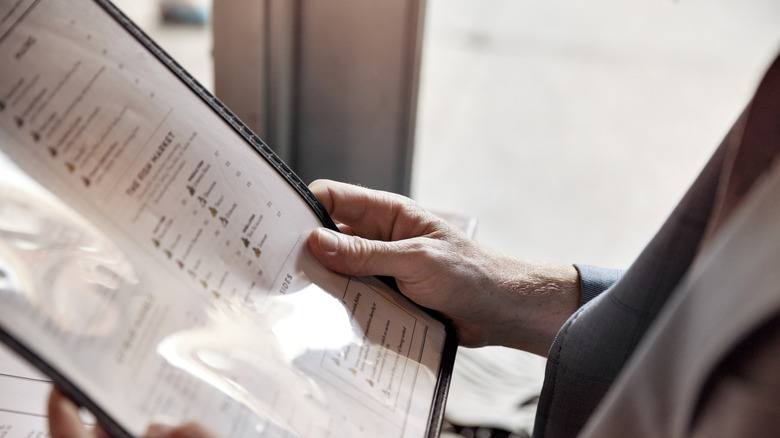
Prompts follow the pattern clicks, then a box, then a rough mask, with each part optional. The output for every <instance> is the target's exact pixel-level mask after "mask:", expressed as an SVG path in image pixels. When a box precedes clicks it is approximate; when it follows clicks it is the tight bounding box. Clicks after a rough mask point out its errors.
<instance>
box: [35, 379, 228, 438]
mask: <svg viewBox="0 0 780 438" xmlns="http://www.w3.org/2000/svg"><path fill="white" fill-rule="evenodd" d="M48 410H49V431H50V434H51V437H52V438H110V435H109V434H108V433H107V432H106V431H105V430H104V429H103V428H102V427H100V425H98V426H95V427H94V428H91V429H87V427H86V426H85V425H84V423H83V422H82V421H81V417H80V416H79V409H78V407H77V406H76V405H75V404H74V403H73V402H72V401H71V400H70V399H69V398H67V397H65V396H64V395H63V394H62V393H61V392H60V391H59V390H58V389H56V388H54V389H52V391H51V393H50V394H49V403H48ZM146 437H147V438H215V436H214V435H213V434H212V433H211V432H210V431H208V430H207V429H206V428H204V427H203V426H201V425H199V424H197V423H185V424H183V425H181V426H176V427H172V426H166V425H162V424H153V425H151V426H149V429H148V430H147V431H146Z"/></svg>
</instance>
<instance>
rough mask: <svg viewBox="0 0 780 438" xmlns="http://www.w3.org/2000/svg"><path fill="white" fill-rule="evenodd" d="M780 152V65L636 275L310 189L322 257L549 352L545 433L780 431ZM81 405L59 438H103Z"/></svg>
mask: <svg viewBox="0 0 780 438" xmlns="http://www.w3.org/2000/svg"><path fill="white" fill-rule="evenodd" d="M778 151H780V58H778V59H776V60H775V61H774V63H773V64H772V65H771V66H770V67H769V69H768V70H767V72H766V75H765V77H764V79H763V80H762V81H761V83H760V85H759V87H758V89H757V91H756V93H755V96H754V98H753V99H752V101H751V102H750V104H749V105H748V107H747V108H746V110H745V111H744V112H743V114H742V115H741V116H740V118H739V119H738V121H737V122H736V123H735V125H734V126H733V128H732V129H731V131H730V132H729V134H728V135H727V136H726V138H725V140H724V141H723V143H722V144H721V145H720V147H719V148H717V150H716V151H715V153H714V154H713V156H712V157H711V159H710V160H709V162H708V163H707V165H706V166H705V167H704V169H703V170H702V172H701V174H700V175H699V176H698V178H697V179H696V181H695V182H694V183H693V185H692V186H691V188H690V189H689V190H688V192H687V193H686V195H685V196H684V197H683V199H682V200H681V201H680V203H679V205H678V206H677V207H676V208H675V210H674V211H673V212H672V214H671V215H670V217H669V218H668V220H667V221H666V222H665V223H664V225H663V226H662V227H661V229H660V230H659V232H658V233H657V235H656V236H655V237H654V238H653V239H652V240H651V242H650V243H649V244H648V245H647V247H646V248H645V249H644V250H643V251H642V253H641V254H640V256H639V257H638V258H637V260H636V261H635V262H634V263H633V264H632V266H631V267H630V268H629V269H628V270H627V271H625V272H618V271H613V270H605V269H600V268H596V267H592V266H587V265H573V266H572V265H559V264H543V263H535V262H528V261H525V260H520V259H516V258H512V257H510V256H507V255H504V254H501V253H498V252H495V251H492V250H490V249H488V248H485V247H483V246H481V245H480V244H478V243H477V242H475V241H473V240H471V239H469V238H467V237H466V236H465V235H463V234H462V233H461V232H460V231H459V230H457V229H456V228H455V227H454V226H452V225H450V224H448V223H447V222H445V221H444V220H442V219H440V218H438V217H437V216H435V215H434V214H432V213H430V212H428V211H426V210H425V209H423V208H422V207H420V206H419V205H418V204H416V203H415V202H414V201H412V200H410V199H408V198H405V197H403V196H400V195H395V194H391V193H386V192H381V191H374V190H370V189H366V188H361V187H357V186H353V185H349V184H344V183H338V182H333V181H315V182H314V183H312V184H311V186H310V188H311V190H312V192H313V193H314V194H315V195H316V196H317V198H318V199H319V200H320V201H321V203H322V204H323V205H324V206H325V208H326V209H327V211H328V213H329V214H330V215H331V216H332V217H333V218H334V220H335V221H336V222H337V223H338V224H339V228H340V231H341V233H336V232H334V231H331V230H328V229H324V228H321V229H316V230H314V231H312V233H311V235H310V236H309V240H308V246H309V248H310V250H311V252H312V254H313V255H314V256H315V257H316V258H317V259H318V260H319V261H320V262H321V263H322V264H323V265H325V266H326V267H328V268H330V269H332V270H334V271H337V272H341V273H344V274H348V275H383V276H391V277H394V278H395V279H396V281H397V283H398V286H399V288H400V290H401V292H402V293H404V294H405V295H406V296H408V297H409V298H410V299H412V300H413V301H415V302H417V303H418V304H420V305H422V306H425V307H428V308H431V309H435V310H438V311H439V312H441V313H442V314H443V315H444V316H445V317H447V318H448V319H449V320H450V321H451V322H452V324H453V325H454V327H455V328H456V333H457V336H458V340H459V342H460V344H461V345H464V346H473V347H476V346H483V345H504V346H508V347H513V348H518V349H523V350H526V351H530V352H533V353H536V354H540V355H543V356H547V358H548V359H547V369H546V374H545V382H544V387H543V390H542V394H541V398H540V401H539V408H538V412H537V417H536V424H535V430H534V436H537V437H567V436H575V435H578V436H583V437H596V436H601V437H603V436H632V437H641V436H663V437H682V436H701V437H705V436H706V437H711V436H777V435H778V434H780V415H779V414H780V404H778V403H777V400H780V377H779V376H778V374H777V373H776V370H777V369H778V368H780V290H779V289H778V284H780V273H778V270H777V266H778V263H780V231H778V226H777V224H778V222H779V221H780V203H778V202H777V199H778V198H779V197H780V169H778V165H777V164H776V163H777V162H778V160H777V159H776V155H777V152H778ZM68 403H70V402H69V401H68V400H67V399H65V398H64V397H63V396H62V395H61V394H60V393H58V392H57V391H55V392H53V393H52V396H51V399H50V404H49V411H50V422H51V425H52V436H54V437H55V438H56V437H60V436H88V435H80V434H81V433H86V432H85V431H84V430H83V426H81V427H82V429H79V428H78V425H79V422H78V420H77V418H75V417H74V411H73V409H72V406H71V405H69V404H68ZM187 427H191V426H188V425H185V426H182V428H184V433H185V434H186V435H187V436H206V435H199V433H200V432H201V431H198V430H195V431H193V430H191V429H187ZM74 430H75V431H76V432H73V431H74ZM63 431H69V433H72V434H70V435H68V434H67V433H66V434H63V433H61V432H63ZM98 432H99V431H98ZM153 432H154V433H151V435H153V436H180V435H176V434H177V433H179V434H180V433H182V429H180V428H167V429H164V430H163V432H162V434H161V433H160V431H159V430H158V431H153ZM93 433H94V432H93ZM205 433H206V432H204V434H205Z"/></svg>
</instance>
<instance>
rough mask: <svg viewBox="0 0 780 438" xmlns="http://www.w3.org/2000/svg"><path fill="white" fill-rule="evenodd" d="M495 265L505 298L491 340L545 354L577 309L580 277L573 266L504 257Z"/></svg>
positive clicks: (499, 288) (500, 291) (501, 293)
mask: <svg viewBox="0 0 780 438" xmlns="http://www.w3.org/2000/svg"><path fill="white" fill-rule="evenodd" d="M505 263H508V264H510V266H509V267H507V266H503V267H501V266H497V267H496V269H497V272H500V273H501V274H500V275H501V277H499V278H501V280H500V281H499V282H498V283H497V288H498V290H499V292H498V293H499V294H500V295H502V296H503V297H505V299H504V300H500V301H503V302H504V303H505V304H504V305H501V308H500V309H499V310H498V314H500V315H502V317H500V318H497V319H496V321H495V325H494V331H493V333H494V336H493V337H492V339H491V341H490V343H493V344H498V345H503V346H506V347H511V348H518V349H521V350H525V351H529V352H532V353H535V354H538V355H541V356H546V355H547V353H548V351H549V348H550V345H552V342H553V340H554V339H555V336H556V335H557V333H558V331H559V330H560V328H561V327H562V326H563V324H564V323H565V322H566V320H567V319H568V318H569V317H570V316H571V315H572V314H573V313H574V312H575V311H576V310H577V308H579V303H580V279H579V273H578V271H577V270H576V269H575V268H574V266H573V265H565V264H550V263H532V262H525V261H520V260H513V259H510V260H507V261H506V262H505Z"/></svg>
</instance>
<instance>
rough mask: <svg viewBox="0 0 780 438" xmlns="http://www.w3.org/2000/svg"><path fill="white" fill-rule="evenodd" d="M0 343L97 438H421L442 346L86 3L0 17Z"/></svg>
mask: <svg viewBox="0 0 780 438" xmlns="http://www.w3.org/2000/svg"><path fill="white" fill-rule="evenodd" d="M0 66H2V67H0V152H1V153H0V338H1V339H2V341H4V342H5V343H6V344H8V345H9V346H10V347H12V348H13V349H14V350H15V351H16V352H18V353H19V354H21V355H22V356H24V357H25V358H26V359H28V360H29V361H31V362H32V363H33V364H34V365H35V366H37V367H38V368H40V369H41V370H42V371H43V372H44V373H45V374H46V375H47V376H48V377H49V378H51V379H52V380H53V381H54V382H55V384H56V385H58V386H59V387H60V388H62V390H63V391H64V392H65V393H67V394H68V395H69V396H70V397H72V398H73V399H74V400H76V401H77V402H78V403H80V404H81V405H83V406H84V407H86V408H87V409H88V410H89V411H90V412H92V413H93V414H94V415H95V416H96V418H97V420H98V421H99V422H101V423H102V424H104V425H105V427H106V428H107V429H108V430H109V432H110V433H112V434H113V435H116V436H139V435H142V434H143V433H144V431H145V430H146V428H147V427H148V425H150V424H151V423H155V422H163V423H167V424H176V423H181V422H185V421H197V422H201V423H203V424H204V425H205V426H206V427H208V428H209V429H211V430H212V431H213V432H215V433H216V434H217V435H220V436H225V437H241V436H268V437H352V436H383V437H384V436H387V437H422V436H436V435H437V434H438V432H439V427H440V422H441V416H442V413H443V402H444V397H445V394H446V389H447V384H448V379H449V377H448V376H449V372H450V370H451V367H452V361H453V359H454V351H455V350H454V347H455V341H454V336H453V335H452V334H451V331H450V329H449V328H448V327H447V325H446V324H444V323H442V322H441V321H440V320H439V319H438V318H437V317H436V315H434V314H432V313H430V312H427V311H425V310H424V309H421V308H419V307H418V306H416V305H414V304H413V303H411V302H410V301H409V300H407V299H406V298H405V297H403V296H402V295H400V294H399V293H398V292H396V291H395V290H394V289H393V288H392V287H390V286H388V282H387V281H381V280H379V279H375V278H349V277H344V276H341V275H338V274H335V273H333V272H330V271H328V270H326V269H325V268H323V267H322V266H321V265H319V264H318V262H317V261H316V260H314V258H313V257H312V256H311V255H310V254H309V253H308V250H307V247H306V239H307V236H308V234H309V233H310V231H311V230H312V229H314V228H315V227H318V226H322V225H325V226H330V227H333V223H332V221H331V220H330V219H329V218H328V217H327V214H326V213H325V211H324V209H323V208H322V207H321V206H320V204H319V203H318V202H317V201H316V199H315V198H314V197H313V196H312V195H311V193H310V192H309V191H308V190H307V188H306V186H305V185H304V184H303V183H302V182H301V181H300V180H299V179H298V178H297V177H296V176H295V175H294V174H293V173H292V172H291V171H290V170H289V169H288V168H287V167H286V166H285V165H284V164H283V163H282V162H281V161H280V160H279V159H278V158H277V157H276V156H275V155H274V154H273V153H272V152H271V150H270V149H269V148H268V147H267V146H265V145H264V144H263V143H262V142H261V141H260V140H259V139H258V138H257V137H255V136H254V134H252V133H251V132H250V131H249V130H248V129H247V128H246V127H245V126H244V125H243V124H242V123H241V122H240V121H239V120H237V119H236V118H235V117H234V116H233V115H232V114H231V113H230V112H229V110H227V109H226V108H224V106H222V105H221V104H220V103H219V101H217V100H216V99H215V98H214V97H212V96H211V95H210V94H209V93H208V92H207V91H205V90H204V89H203V88H202V87H201V86H200V85H199V84H197V82H196V81H194V80H193V79H192V78H191V77H190V76H189V75H187V74H186V72H184V71H182V69H181V68H180V67H179V66H178V65H177V64H176V63H175V62H174V61H172V60H171V59H170V58H169V57H168V56H166V55H165V54H164V53H163V52H162V51H161V50H160V49H159V48H158V47H157V46H156V45H155V44H154V43H153V42H152V41H150V40H149V39H148V38H147V37H146V36H145V35H144V34H143V33H142V32H141V31H140V30H138V28H137V27H135V26H134V25H133V24H132V23H130V22H129V20H127V18H126V17H124V16H123V15H122V14H121V12H119V11H118V10H117V9H116V8H115V7H114V6H113V5H111V4H110V3H109V2H107V1H102V0H99V1H93V0H3V1H2V2H1V3H0Z"/></svg>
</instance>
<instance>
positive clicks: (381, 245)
mask: <svg viewBox="0 0 780 438" xmlns="http://www.w3.org/2000/svg"><path fill="white" fill-rule="evenodd" d="M308 243H309V249H310V250H311V252H312V254H313V255H314V257H315V258H316V259H317V260H319V262H320V263H322V264H323V265H325V267H327V268H328V269H331V270H333V271H336V272H339V273H342V274H346V275H355V276H366V275H393V274H394V271H395V270H396V269H394V267H395V264H396V263H397V258H396V257H392V255H393V254H394V250H393V246H392V244H391V243H388V242H382V241H378V240H369V239H364V238H362V237H358V236H348V235H346V234H342V233H338V232H335V231H333V230H330V229H327V228H317V229H316V230H314V231H312V232H311V234H310V235H309V242H308Z"/></svg>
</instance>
